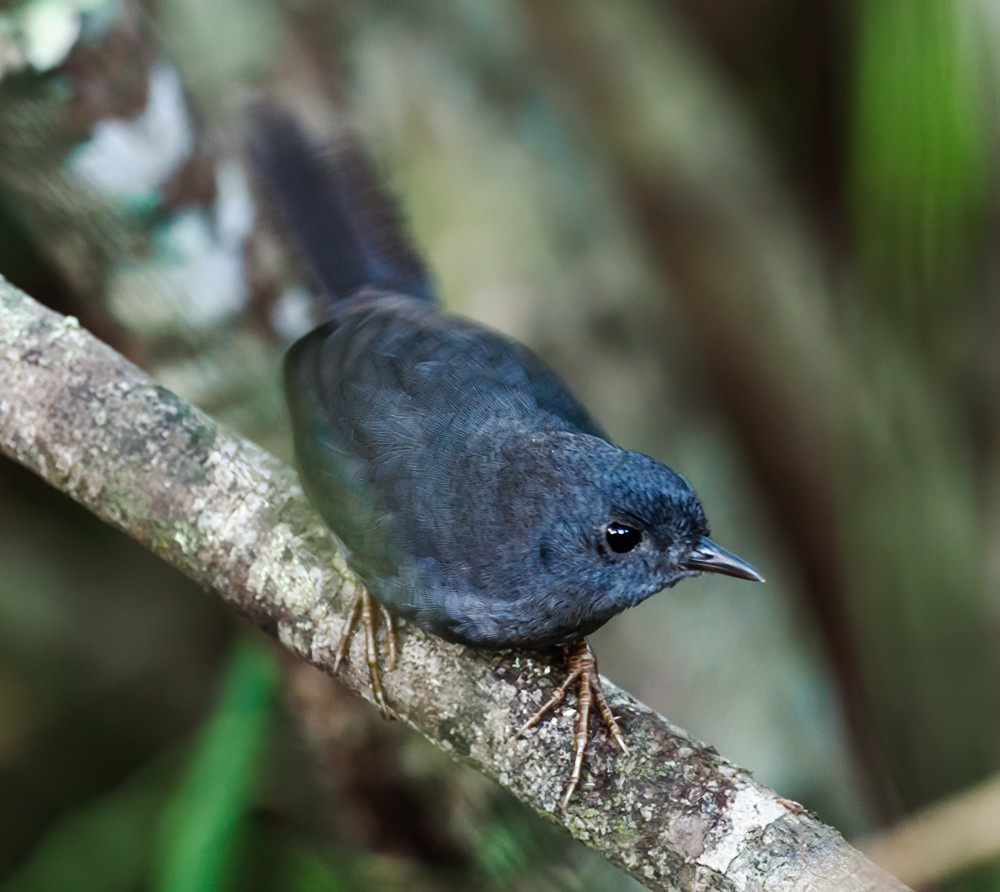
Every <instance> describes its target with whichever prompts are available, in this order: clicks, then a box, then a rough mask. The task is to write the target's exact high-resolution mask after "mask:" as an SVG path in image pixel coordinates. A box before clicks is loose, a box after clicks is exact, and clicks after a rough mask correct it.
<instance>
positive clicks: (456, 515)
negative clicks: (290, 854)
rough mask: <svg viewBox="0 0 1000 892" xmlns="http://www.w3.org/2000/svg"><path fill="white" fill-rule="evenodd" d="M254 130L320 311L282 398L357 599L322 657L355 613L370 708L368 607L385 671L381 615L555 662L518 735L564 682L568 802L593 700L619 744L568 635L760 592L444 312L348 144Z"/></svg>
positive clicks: (552, 385) (661, 489)
mask: <svg viewBox="0 0 1000 892" xmlns="http://www.w3.org/2000/svg"><path fill="white" fill-rule="evenodd" d="M255 118H256V120H255V126H254V134H253V137H252V140H251V155H252V157H253V159H254V162H255V166H256V168H257V170H258V172H259V173H260V175H261V176H262V178H263V180H264V181H265V185H266V188H267V191H268V192H269V194H270V197H271V200H272V202H273V203H274V204H275V205H276V207H277V209H278V211H279V215H280V217H281V218H282V220H283V222H284V223H285V224H286V225H287V226H288V228H289V229H290V230H291V232H292V234H293V237H294V239H295V241H296V242H297V243H298V246H299V248H300V249H301V251H302V253H303V255H304V259H305V260H306V262H307V263H308V264H309V266H310V267H311V270H312V272H313V273H314V274H315V276H316V278H317V280H318V282H319V284H320V285H321V287H322V290H323V293H324V295H325V302H324V304H323V309H322V317H323V321H322V324H321V325H319V327H317V328H316V329H314V330H313V331H311V332H310V333H309V334H307V335H306V336H305V337H303V338H302V339H301V340H299V341H298V342H297V343H296V344H295V345H294V346H293V347H292V348H291V349H290V350H289V352H288V355H287V357H286V359H285V392H286V395H287V399H288V405H289V407H290V410H291V417H292V423H293V427H294V436H295V448H296V453H297V460H298V467H299V474H300V476H301V478H302V481H303V485H304V487H305V490H306V492H307V494H308V496H309V498H310V499H311V500H312V502H313V504H314V505H315V506H316V508H317V509H318V510H319V512H320V514H322V516H323V518H324V519H325V520H326V522H327V523H328V524H329V525H330V527H331V529H332V530H333V531H334V532H335V533H336V535H337V536H338V538H339V539H340V540H341V541H342V542H343V544H344V545H345V546H346V548H347V550H348V555H349V558H348V559H349V561H350V564H351V566H352V568H353V569H354V570H355V572H356V573H357V575H358V577H359V578H360V579H361V580H362V581H363V582H364V585H365V587H366V589H367V592H361V593H360V595H359V597H358V599H357V601H356V603H355V605H354V608H353V610H352V612H351V619H350V622H349V623H348V627H347V628H345V631H344V636H343V638H342V640H341V645H340V648H339V651H338V658H337V662H338V663H339V661H340V659H342V658H343V657H344V655H345V654H346V652H347V646H348V644H349V640H350V635H351V633H352V629H353V626H354V624H355V623H356V622H357V619H358V618H359V616H360V617H362V618H363V619H364V627H365V630H366V634H367V636H368V653H369V669H370V674H371V682H372V688H373V693H374V696H375V698H376V700H377V702H378V703H379V705H380V706H381V707H382V709H383V711H385V709H386V701H385V695H384V693H383V691H382V685H381V681H380V675H379V664H378V658H377V656H376V654H377V651H376V636H375V628H376V614H377V610H376V604H375V603H374V602H373V601H372V599H371V597H370V595H373V596H374V597H375V599H377V601H378V604H379V605H381V611H382V613H383V614H384V616H385V617H386V619H387V620H388V621H389V642H390V647H391V651H392V654H391V659H390V662H391V660H392V659H394V654H395V633H394V630H393V628H392V624H391V614H390V613H389V611H392V612H393V613H395V614H398V615H399V616H403V617H405V618H406V619H409V620H411V621H413V622H414V623H416V624H417V625H418V626H420V627H421V628H422V629H424V630H426V631H428V632H431V633H433V634H435V635H439V636H441V637H442V638H446V639H447V640H449V641H457V642H460V643H462V644H466V645H469V646H470V647H479V648H518V649H522V648H544V647H551V646H555V645H564V646H565V647H566V651H567V656H568V675H567V678H566V680H565V681H564V682H563V683H562V684H561V685H560V686H559V687H558V688H557V689H556V691H555V693H554V694H553V696H552V698H551V699H550V700H549V702H548V703H546V704H545V705H544V706H543V707H542V708H541V709H539V710H538V711H537V712H536V713H535V714H534V715H533V716H531V717H530V718H529V719H528V721H527V722H525V724H524V725H523V726H522V728H521V732H523V731H524V730H526V729H527V728H529V727H531V726H532V725H533V724H535V723H536V722H537V721H539V719H541V718H542V717H543V716H544V715H545V713H546V712H547V711H548V710H549V709H551V708H552V707H553V706H554V705H555V704H556V703H558V702H559V701H560V700H561V699H562V697H563V696H564V695H565V693H566V692H567V691H568V689H569V688H570V687H571V686H572V685H573V684H577V685H578V691H577V702H578V716H577V729H576V733H575V735H574V761H573V769H572V772H571V775H570V779H569V783H568V785H567V790H566V793H565V797H564V800H563V805H564V806H565V804H566V803H567V802H568V801H569V798H570V796H571V795H572V793H573V791H574V789H575V788H576V785H577V783H578V782H579V778H580V770H581V765H582V761H583V755H584V750H585V748H586V743H587V736H588V718H589V711H590V704H591V702H594V703H596V705H597V707H598V710H599V711H600V713H601V715H602V717H603V719H604V721H605V723H606V724H607V725H608V728H609V730H610V732H611V733H612V735H613V736H614V738H615V740H616V741H617V742H618V744H619V745H620V746H621V747H622V749H624V748H625V742H624V740H623V738H622V735H621V732H620V730H619V728H618V724H617V722H616V721H615V719H614V716H613V715H612V714H611V710H610V709H609V707H608V706H607V703H606V702H605V699H604V696H603V693H602V690H601V684H600V680H599V676H598V674H597V664H596V661H595V659H594V657H593V654H592V653H591V651H590V649H589V647H588V646H587V644H586V641H585V640H584V636H585V635H587V634H589V633H590V632H593V631H594V630H595V629H597V628H598V627H600V626H601V625H603V624H604V623H606V622H607V621H608V620H609V619H611V617H613V616H614V615H615V614H617V613H620V612H621V611H623V610H625V609H626V608H628V607H632V606H634V605H635V604H638V603H639V602H640V601H642V600H644V599H645V598H648V597H649V596H650V595H653V594H655V593H656V592H658V591H661V590H662V589H665V588H669V587H670V586H672V585H674V584H675V583H677V582H679V581H680V580H681V579H684V578H685V577H688V576H693V575H695V574H697V573H700V572H703V571H709V572H715V573H725V574H728V575H730V576H737V577H741V578H744V579H752V580H758V581H759V580H761V576H760V574H759V573H758V572H757V571H756V570H755V569H754V568H753V567H751V566H750V565H749V564H747V563H746V562H745V561H743V560H741V559H740V558H738V557H736V556H735V555H733V554H730V553H729V552H727V551H726V550H725V549H723V548H721V547H719V546H718V545H717V544H716V543H715V542H713V541H712V540H711V539H710V538H709V536H708V524H707V522H706V520H705V513H704V511H703V510H702V507H701V504H700V503H699V501H698V499H697V497H696V496H695V494H694V492H693V491H692V489H691V487H690V485H689V484H688V482H687V481H686V480H685V479H684V478H683V477H681V476H680V475H679V474H677V473H675V472H674V471H672V470H670V468H668V467H666V466H664V465H662V464H660V463H659V462H657V461H656V460H654V459H652V458H649V457H648V456H646V455H641V454H639V453H637V452H630V451H628V450H625V449H621V448H620V447H618V446H615V445H614V444H612V443H611V442H609V440H608V438H607V436H606V435H605V433H604V432H603V431H602V430H601V428H600V427H599V426H598V424H597V423H596V422H595V421H594V420H593V419H592V418H591V417H590V415H589V414H588V413H587V411H586V410H585V409H584V408H583V406H581V405H580V403H579V402H578V401H577V399H576V398H575V397H574V396H573V394H572V393H570V391H569V389H568V388H567V387H566V385H565V384H564V383H563V382H562V381H561V380H560V379H559V378H558V377H557V376H556V375H555V374H554V373H553V372H552V371H551V370H550V369H549V368H547V367H546V366H545V364H544V363H542V362H541V360H539V359H538V358H537V357H536V356H534V355H533V354H532V353H531V352H530V351H529V350H527V349H526V348H525V347H523V346H522V345H520V344H518V343H517V342H516V341H513V340H511V339H509V338H506V337H504V336H503V335H500V334H497V333H495V332H492V331H489V330H487V329H485V328H482V327H481V326H478V325H476V324H474V323H471V322H467V321H464V320H462V319H459V318H456V317H454V316H450V315H447V314H445V313H443V312H442V311H441V310H440V308H439V307H438V306H437V303H436V300H435V295H434V288H433V286H432V284H431V281H430V279H429V277H428V275H427V272H426V270H425V269H424V267H423V264H422V263H421V261H420V259H419V258H418V257H417V255H416V254H415V253H414V251H413V249H412V248H411V247H410V244H409V242H408V241H407V240H406V238H405V234H404V229H403V227H402V226H401V225H400V221H399V219H398V217H397V216H396V214H395V213H394V210H393V208H392V206H391V204H390V202H389V201H388V199H387V198H386V197H385V195H384V193H383V192H382V191H381V190H380V188H379V185H378V182H377V180H376V177H375V175H374V173H373V171H372V169H371V167H370V166H369V164H368V163H367V161H366V159H365V157H364V155H363V153H362V152H361V151H360V149H359V148H358V146H357V144H356V143H355V142H354V141H353V140H351V139H349V138H347V139H342V140H341V141H340V142H339V143H338V144H337V145H336V146H335V148H334V149H333V151H332V153H331V154H328V156H327V157H325V158H324V157H323V155H322V154H321V153H320V151H319V150H318V148H317V147H316V146H314V145H312V144H311V142H310V140H309V138H308V137H306V136H305V135H304V133H303V131H302V130H301V129H300V127H299V126H298V125H297V124H296V123H295V121H294V120H292V119H291V118H290V117H289V116H288V115H286V114H284V113H282V112H279V111H277V110H276V109H274V108H270V107H269V108H265V109H261V110H259V111H258V113H257V114H256V116H255ZM369 593H370V595H369ZM385 608H389V611H387V610H386V609H385ZM519 733H520V732H519Z"/></svg>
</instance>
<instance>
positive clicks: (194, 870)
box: [153, 640, 277, 892]
mask: <svg viewBox="0 0 1000 892" xmlns="http://www.w3.org/2000/svg"><path fill="white" fill-rule="evenodd" d="M276 683H277V667H276V665H275V661H274V657H273V655H272V654H271V653H270V652H269V651H267V650H264V649H263V648H262V647H260V646H259V645H257V644H251V643H250V642H249V641H247V640H240V641H239V643H238V644H237V646H236V649H235V651H234V652H233V655H232V657H231V661H230V665H229V668H228V670H227V672H226V675H225V678H224V680H223V687H222V692H221V695H220V698H219V704H218V706H217V708H216V710H215V713H214V714H213V715H212V717H211V719H210V720H209V721H208V723H207V724H206V725H205V727H204V728H203V729H202V731H201V734H200V735H199V741H198V743H197V746H196V749H195V752H194V754H193V757H192V759H191V762H190V765H189V766H188V768H187V771H186V774H185V776H184V777H183V778H182V780H181V782H180V784H179V786H178V788H177V790H176V792H175V793H174V794H173V796H172V797H171V800H170V803H169V805H168V807H167V810H166V814H165V816H164V820H163V826H162V828H161V832H160V836H159V843H158V853H157V857H156V866H155V870H154V878H155V879H154V883H153V888H155V889H156V890H157V892H210V890H211V892H215V890H220V889H225V888H229V883H230V882H231V878H232V876H233V874H234V870H235V866H236V862H237V861H238V859H239V857H240V856H241V854H242V853H243V852H242V843H243V840H244V834H245V832H246V813H247V809H248V807H249V806H250V804H251V802H252V796H253V791H254V782H255V779H256V776H257V773H258V771H259V769H260V767H261V766H260V756H261V751H262V748H263V744H264V740H265V733H266V730H267V724H268V719H269V716H270V714H271V710H272V703H273V698H274V688H275V684H276Z"/></svg>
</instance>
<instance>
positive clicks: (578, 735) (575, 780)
mask: <svg viewBox="0 0 1000 892" xmlns="http://www.w3.org/2000/svg"><path fill="white" fill-rule="evenodd" d="M564 651H565V653H566V668H567V674H566V677H565V678H564V679H563V680H562V682H561V683H560V684H559V686H558V687H557V688H556V689H555V690H554V691H553V692H552V696H551V697H549V699H548V700H546V701H545V703H543V704H542V706H541V707H539V709H538V710H536V711H535V712H534V713H533V714H532V715H531V717H530V718H529V719H528V720H527V721H526V722H525V723H524V724H523V725H521V727H520V728H518V730H517V733H516V734H515V735H514V736H515V737H520V736H521V735H522V734H524V732H525V731H527V730H528V729H529V728H533V727H534V726H535V725H537V724H538V722H539V721H541V719H542V718H543V717H544V716H545V714H546V713H548V712H549V711H550V710H552V709H553V708H554V707H556V706H558V705H559V703H561V702H562V700H563V699H564V698H565V696H566V692H567V691H568V690H569V689H570V686H571V685H572V684H573V683H574V682H576V683H577V690H576V711H577V712H576V729H575V730H574V732H573V767H572V769H571V770H570V775H569V781H568V782H567V784H566V791H565V793H564V794H563V798H562V801H561V802H560V804H559V808H560V810H561V811H565V810H566V808H567V806H568V805H569V801H570V799H571V798H572V797H573V793H574V792H575V791H576V788H577V786H579V783H580V773H581V771H582V768H583V756H584V753H585V752H586V749H587V740H588V738H589V733H588V732H589V723H590V708H591V706H592V705H593V704H594V703H596V704H597V709H598V712H600V714H601V718H602V719H603V720H604V724H605V725H607V727H608V731H610V732H611V736H612V737H613V738H614V741H615V743H617V744H618V746H619V747H620V748H621V750H622V752H626V753H627V752H628V747H627V746H626V745H625V738H624V737H623V736H622V732H621V728H619V726H618V720H617V719H616V718H615V717H614V714H613V713H612V712H611V707H610V706H608V701H607V699H606V698H605V696H604V689H603V687H602V686H601V677H600V675H598V673H597V658H596V657H595V656H594V652H593V651H592V650H591V649H590V645H589V644H587V642H586V641H585V640H584V639H583V638H581V639H580V640H579V641H576V642H574V643H573V644H569V645H567V646H566V647H565V648H564Z"/></svg>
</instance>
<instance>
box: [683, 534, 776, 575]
mask: <svg viewBox="0 0 1000 892" xmlns="http://www.w3.org/2000/svg"><path fill="white" fill-rule="evenodd" d="M684 566H685V567H687V568H688V569H689V570H699V571H703V572H706V573H723V574H725V575H726V576H736V577H738V578H739V579H750V580H752V581H753V582H763V581H764V577H763V576H761V575H760V573H758V572H757V571H756V570H755V569H754V568H753V567H752V566H751V565H750V564H748V563H747V562H746V561H745V560H743V558H739V557H736V555H735V554H733V553H732V552H731V551H726V549H725V548H723V547H722V546H721V545H716V544H715V543H714V542H713V541H712V540H711V539H709V538H708V536H702V537H701V541H700V542H699V543H698V544H697V546H695V549H694V551H692V552H691V556H690V557H689V558H688V559H687V561H686V562H685V564H684Z"/></svg>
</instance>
